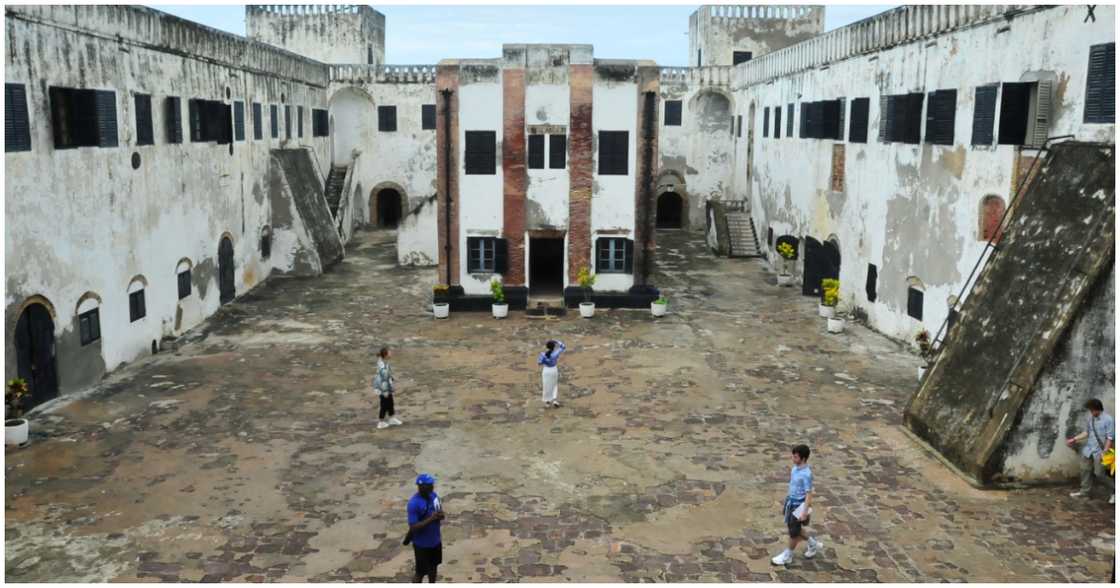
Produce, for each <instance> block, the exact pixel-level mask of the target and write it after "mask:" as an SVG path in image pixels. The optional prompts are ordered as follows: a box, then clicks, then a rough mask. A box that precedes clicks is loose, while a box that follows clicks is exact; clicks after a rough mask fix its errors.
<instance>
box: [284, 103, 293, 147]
mask: <svg viewBox="0 0 1120 588" xmlns="http://www.w3.org/2000/svg"><path fill="white" fill-rule="evenodd" d="M284 138H286V139H291V138H292V107H291V106H290V105H284Z"/></svg>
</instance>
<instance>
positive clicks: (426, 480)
mask: <svg viewBox="0 0 1120 588" xmlns="http://www.w3.org/2000/svg"><path fill="white" fill-rule="evenodd" d="M435 483H436V478H435V476H433V475H431V474H420V475H419V476H416V485H417V486H419V485H422V484H431V485H433V486H434V485H435Z"/></svg>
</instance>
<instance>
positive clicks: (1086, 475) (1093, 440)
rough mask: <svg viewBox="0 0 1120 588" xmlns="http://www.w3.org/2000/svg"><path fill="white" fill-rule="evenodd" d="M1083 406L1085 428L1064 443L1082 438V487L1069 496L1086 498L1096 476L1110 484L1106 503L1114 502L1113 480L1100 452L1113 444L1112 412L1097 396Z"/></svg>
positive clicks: (1105, 451) (1069, 443) (1114, 426)
mask: <svg viewBox="0 0 1120 588" xmlns="http://www.w3.org/2000/svg"><path fill="white" fill-rule="evenodd" d="M1085 408H1086V409H1087V410H1088V411H1089V414H1088V417H1089V418H1088V420H1086V422H1085V430H1084V431H1082V432H1081V433H1078V434H1077V435H1075V436H1073V437H1070V438H1069V439H1066V445H1068V446H1070V447H1073V446H1074V445H1076V444H1078V443H1080V442H1082V441H1084V442H1085V445H1083V446H1082V447H1081V488H1080V489H1078V490H1077V492H1073V493H1072V494H1070V496H1072V497H1074V498H1088V497H1089V494H1090V493H1091V491H1092V490H1093V478H1094V477H1096V478H1098V479H1100V480H1101V481H1102V482H1104V483H1105V484H1106V485H1108V486H1111V487H1112V497H1111V498H1109V499H1108V503H1109V504H1115V502H1116V483H1115V482H1114V481H1113V480H1112V478H1110V477H1108V474H1107V473H1106V472H1105V470H1104V465H1103V464H1102V463H1101V456H1103V455H1104V454H1105V453H1107V452H1108V450H1109V449H1112V448H1113V445H1114V444H1115V443H1116V423H1115V421H1113V420H1112V416H1111V415H1109V414H1108V413H1107V412H1105V411H1104V404H1102V403H1101V401H1100V400H1099V399H1097V398H1090V399H1089V400H1086V401H1085Z"/></svg>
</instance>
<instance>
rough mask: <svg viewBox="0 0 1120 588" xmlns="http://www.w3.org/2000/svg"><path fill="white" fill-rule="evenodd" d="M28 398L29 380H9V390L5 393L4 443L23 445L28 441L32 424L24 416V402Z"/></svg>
mask: <svg viewBox="0 0 1120 588" xmlns="http://www.w3.org/2000/svg"><path fill="white" fill-rule="evenodd" d="M26 398H27V380H24V379H23V378H16V379H14V380H8V390H7V392H5V394H4V412H5V419H4V444H5V445H22V444H24V443H26V442H27V433H28V430H29V429H30V426H29V424H28V422H27V419H25V418H23V403H24V400H25V399H26Z"/></svg>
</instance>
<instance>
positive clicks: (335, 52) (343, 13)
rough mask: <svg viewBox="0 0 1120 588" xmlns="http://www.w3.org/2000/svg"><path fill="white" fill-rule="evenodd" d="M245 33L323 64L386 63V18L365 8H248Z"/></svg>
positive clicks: (313, 5)
mask: <svg viewBox="0 0 1120 588" xmlns="http://www.w3.org/2000/svg"><path fill="white" fill-rule="evenodd" d="M245 33H246V34H247V35H248V36H249V37H250V38H252V39H256V40H258V41H261V42H263V43H268V44H269V45H274V46H276V47H282V48H284V49H287V50H288V51H293V52H295V53H298V54H300V55H306V56H308V57H311V58H313V59H317V60H319V61H322V62H324V63H364V64H367V65H373V64H380V63H382V62H384V61H385V15H383V14H381V13H380V12H377V11H376V10H374V9H372V8H370V7H369V6H365V5H356V4H346V5H337V4H336V5H320V4H311V5H263V6H252V5H248V6H246V7H245Z"/></svg>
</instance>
